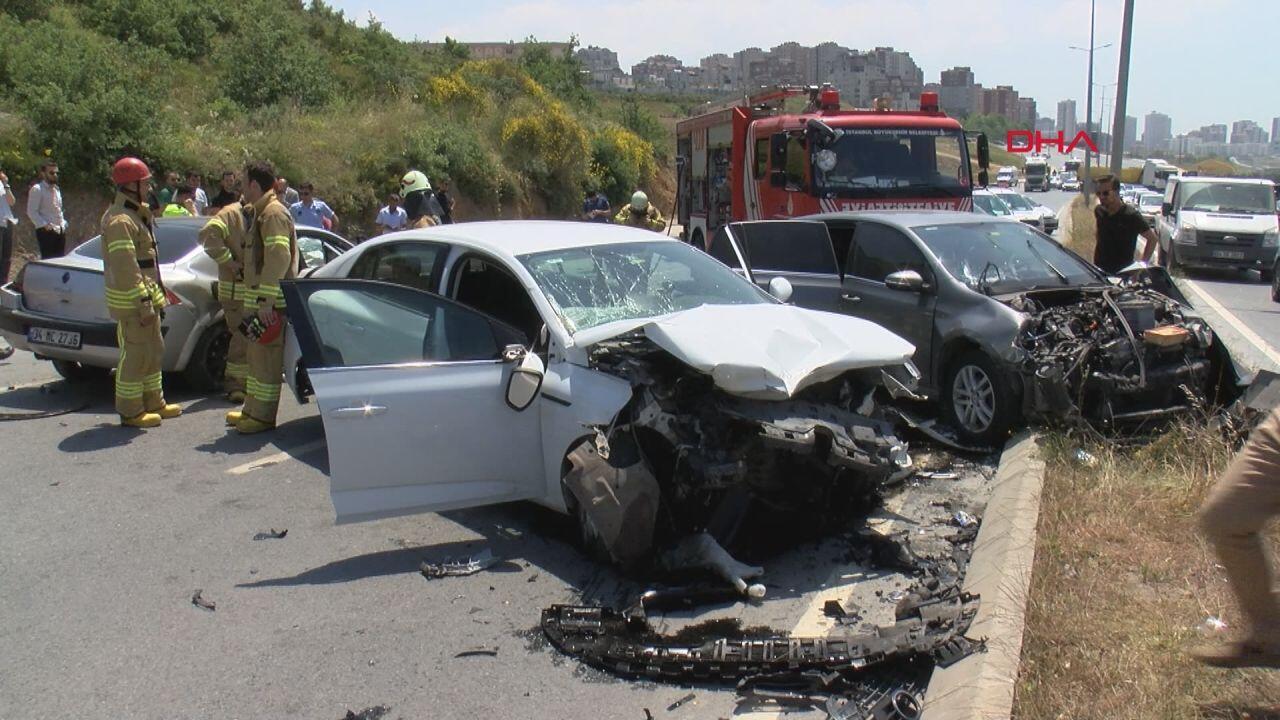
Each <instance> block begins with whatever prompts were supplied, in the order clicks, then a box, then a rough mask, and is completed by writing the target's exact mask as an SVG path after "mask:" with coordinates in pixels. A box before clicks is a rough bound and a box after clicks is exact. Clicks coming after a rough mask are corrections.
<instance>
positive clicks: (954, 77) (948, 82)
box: [938, 65, 973, 87]
mask: <svg viewBox="0 0 1280 720" xmlns="http://www.w3.org/2000/svg"><path fill="white" fill-rule="evenodd" d="M938 84H939V85H941V86H942V87H973V70H970V69H969V67H968V66H960V65H957V66H956V67H953V68H951V69H950V70H943V71H942V80H941V82H939V83H938Z"/></svg>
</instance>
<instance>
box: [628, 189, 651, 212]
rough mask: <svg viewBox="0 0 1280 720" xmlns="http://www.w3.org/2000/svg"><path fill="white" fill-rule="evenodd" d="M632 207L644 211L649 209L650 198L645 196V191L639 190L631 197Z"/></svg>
mask: <svg viewBox="0 0 1280 720" xmlns="http://www.w3.org/2000/svg"><path fill="white" fill-rule="evenodd" d="M631 207H632V208H634V209H636V210H644V209H645V208H647V207H649V196H648V195H645V194H644V191H643V190H637V191H635V193H634V194H632V196H631Z"/></svg>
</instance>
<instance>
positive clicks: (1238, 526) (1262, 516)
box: [1192, 409, 1280, 668]
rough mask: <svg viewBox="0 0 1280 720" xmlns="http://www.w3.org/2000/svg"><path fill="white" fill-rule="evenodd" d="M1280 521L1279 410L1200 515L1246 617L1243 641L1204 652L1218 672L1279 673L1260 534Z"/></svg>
mask: <svg viewBox="0 0 1280 720" xmlns="http://www.w3.org/2000/svg"><path fill="white" fill-rule="evenodd" d="M1278 515H1280V409H1276V410H1272V411H1271V414H1270V415H1269V416H1267V419H1266V420H1264V421H1262V424H1261V425H1259V426H1258V427H1256V428H1254V430H1253V432H1252V433H1251V434H1250V435H1249V442H1248V443H1246V444H1245V446H1244V448H1243V449H1242V450H1241V451H1240V453H1239V454H1238V455H1236V457H1235V459H1234V460H1232V462H1231V465H1230V466H1229V467H1228V468H1227V471H1226V472H1225V473H1223V475H1222V477H1221V478H1219V479H1218V484H1217V485H1215V486H1214V488H1213V490H1212V491H1210V493H1209V497H1208V498H1207V499H1206V500H1205V502H1204V506H1203V507H1202V508H1201V509H1200V529H1201V531H1202V532H1203V533H1204V535H1205V537H1206V538H1208V540H1209V542H1210V543H1212V544H1213V549H1214V550H1215V551H1217V555H1218V562H1219V563H1221V565H1222V568H1223V570H1225V571H1226V574H1227V580H1228V581H1229V582H1230V583H1231V590H1232V592H1233V593H1234V594H1235V596H1236V600H1237V602H1238V604H1239V606H1240V611H1241V612H1242V613H1243V615H1244V621H1245V622H1244V627H1243V628H1242V632H1241V633H1240V635H1239V637H1238V638H1237V639H1236V640H1234V641H1232V642H1226V643H1220V644H1216V645H1209V646H1205V647H1200V648H1197V649H1195V650H1194V651H1192V657H1194V658H1195V659H1196V660H1199V661H1200V662H1202V663H1204V664H1206V665H1212V666H1214V667H1227V668H1240V667H1280V598H1278V597H1277V596H1276V592H1275V589H1274V583H1275V570H1274V568H1273V567H1272V564H1271V558H1270V557H1269V556H1268V553H1267V545H1268V542H1267V539H1266V538H1265V537H1263V534H1262V530H1263V529H1264V528H1265V527H1266V526H1267V525H1268V523H1270V522H1271V521H1272V520H1274V519H1275V518H1276V517H1277V516H1278Z"/></svg>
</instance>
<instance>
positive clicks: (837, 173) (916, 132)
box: [813, 128, 969, 198]
mask: <svg viewBox="0 0 1280 720" xmlns="http://www.w3.org/2000/svg"><path fill="white" fill-rule="evenodd" d="M840 133H841V135H840V137H839V138H838V139H837V140H836V141H835V142H833V143H831V144H830V145H827V146H826V147H823V148H820V149H818V150H815V151H814V154H813V177H814V189H815V190H816V191H817V193H818V194H819V195H820V196H822V197H842V198H896V197H910V198H917V197H944V198H945V197H964V196H966V195H968V193H969V162H968V157H969V156H968V150H967V148H966V147H965V143H964V135H963V134H962V133H961V132H960V131H959V130H947V129H943V128H841V129H840Z"/></svg>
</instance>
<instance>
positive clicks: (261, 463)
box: [227, 440, 324, 475]
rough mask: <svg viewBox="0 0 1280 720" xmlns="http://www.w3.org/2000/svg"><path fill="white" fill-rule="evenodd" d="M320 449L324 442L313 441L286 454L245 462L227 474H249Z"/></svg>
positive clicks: (280, 453)
mask: <svg viewBox="0 0 1280 720" xmlns="http://www.w3.org/2000/svg"><path fill="white" fill-rule="evenodd" d="M322 447H324V440H313V441H312V442H309V443H307V444H305V445H299V446H298V447H296V448H292V449H290V450H289V451H287V452H278V453H276V454H275V455H268V456H266V457H264V458H258V459H257V460H254V461H252V462H247V463H245V464H243V465H237V466H235V467H233V468H231V469H230V470H228V471H227V474H228V475H244V474H245V473H250V472H253V471H254V470H259V469H261V468H264V467H270V466H272V465H276V464H279V463H282V462H284V461H286V460H289V459H290V458H295V457H301V456H303V455H306V454H307V453H309V452H314V451H316V450H319V449H320V448H322Z"/></svg>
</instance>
